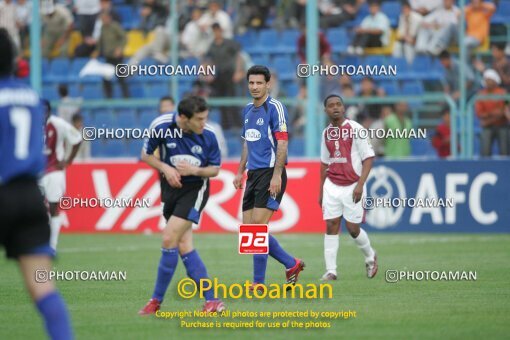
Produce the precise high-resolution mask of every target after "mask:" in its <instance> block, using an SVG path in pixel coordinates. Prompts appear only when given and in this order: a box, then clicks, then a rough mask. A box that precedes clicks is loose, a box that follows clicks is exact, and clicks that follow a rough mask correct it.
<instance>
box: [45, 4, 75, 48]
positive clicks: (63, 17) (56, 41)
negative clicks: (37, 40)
mask: <svg viewBox="0 0 510 340" xmlns="http://www.w3.org/2000/svg"><path fill="white" fill-rule="evenodd" d="M41 15H42V23H43V26H42V48H41V50H42V51H41V52H42V56H43V58H51V57H52V51H53V50H55V49H57V50H58V56H59V57H67V50H68V44H69V36H70V35H71V32H72V30H73V15H72V14H71V12H70V11H69V10H68V9H67V8H66V7H65V6H62V5H55V4H54V3H53V0H49V1H45V2H43V5H42V6H41Z"/></svg>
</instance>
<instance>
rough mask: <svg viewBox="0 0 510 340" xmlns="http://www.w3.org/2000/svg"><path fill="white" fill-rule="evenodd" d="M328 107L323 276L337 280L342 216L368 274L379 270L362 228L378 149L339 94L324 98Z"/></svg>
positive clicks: (323, 183) (323, 155) (322, 198)
mask: <svg viewBox="0 0 510 340" xmlns="http://www.w3.org/2000/svg"><path fill="white" fill-rule="evenodd" d="M324 111H325V112H326V114H327V115H328V117H329V121H330V124H329V126H328V127H327V128H326V129H324V131H323V133H322V142H321V185H320V194H319V204H320V205H321V206H322V213H323V217H324V220H325V221H326V227H327V232H326V235H325V236H324V259H325V261H326V273H325V274H324V275H323V276H322V280H324V281H329V280H336V279H337V271H336V268H337V266H336V257H337V253H338V246H339V236H338V234H339V232H340V222H341V220H342V216H343V217H344V219H345V225H346V227H347V230H348V231H349V234H351V236H352V238H353V240H354V242H355V243H356V245H357V246H358V248H359V249H360V250H361V252H362V253H363V255H364V256H365V265H366V270H367V276H368V278H373V277H374V276H375V274H376V273H377V256H376V253H375V251H374V249H373V248H372V247H371V246H370V240H369V239H368V235H367V233H366V232H365V231H364V230H363V229H362V228H360V223H362V222H364V218H365V212H364V209H363V206H362V198H364V197H365V196H366V188H365V181H366V180H367V177H368V174H369V173H370V169H371V168H372V163H373V160H374V150H373V148H372V145H370V142H369V141H368V139H367V138H358V136H359V134H358V133H357V132H359V131H360V130H362V129H364V128H363V127H362V126H361V125H360V124H358V123H356V122H354V121H352V120H349V119H346V118H345V106H344V103H343V100H342V98H341V97H340V96H338V95H329V96H328V97H326V99H325V100H324Z"/></svg>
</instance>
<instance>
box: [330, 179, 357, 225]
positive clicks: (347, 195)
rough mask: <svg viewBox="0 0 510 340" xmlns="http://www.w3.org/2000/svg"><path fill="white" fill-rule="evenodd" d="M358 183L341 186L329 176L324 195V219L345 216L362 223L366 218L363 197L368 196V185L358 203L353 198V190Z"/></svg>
mask: <svg viewBox="0 0 510 340" xmlns="http://www.w3.org/2000/svg"><path fill="white" fill-rule="evenodd" d="M356 184H357V183H353V184H351V185H349V186H340V185H336V184H334V183H333V182H331V181H330V180H329V179H328V178H326V180H325V181H324V188H323V195H322V216H323V218H324V220H331V219H333V218H337V217H340V216H343V217H344V218H345V220H346V221H349V222H352V223H361V222H363V220H364V217H365V216H364V215H365V210H364V209H363V204H362V202H363V198H364V197H366V187H365V186H363V196H362V199H361V200H360V201H359V202H358V203H354V201H353V200H352V192H353V191H354V188H355V187H356Z"/></svg>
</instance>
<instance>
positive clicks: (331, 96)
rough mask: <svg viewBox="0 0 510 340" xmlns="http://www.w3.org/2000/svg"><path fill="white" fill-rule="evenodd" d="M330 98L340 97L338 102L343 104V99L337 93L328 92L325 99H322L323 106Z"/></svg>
mask: <svg viewBox="0 0 510 340" xmlns="http://www.w3.org/2000/svg"><path fill="white" fill-rule="evenodd" d="M330 98H338V99H340V102H341V103H342V104H343V103H344V100H343V99H342V97H340V96H339V95H337V94H330V95H329V96H327V97H326V99H324V107H326V105H327V104H328V100H329V99H330Z"/></svg>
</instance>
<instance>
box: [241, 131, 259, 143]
mask: <svg viewBox="0 0 510 340" xmlns="http://www.w3.org/2000/svg"><path fill="white" fill-rule="evenodd" d="M261 137H262V135H261V134H260V131H259V130H256V129H248V130H246V132H245V133H244V139H246V140H247V141H248V142H256V141H258V140H259V139H260V138H261Z"/></svg>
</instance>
